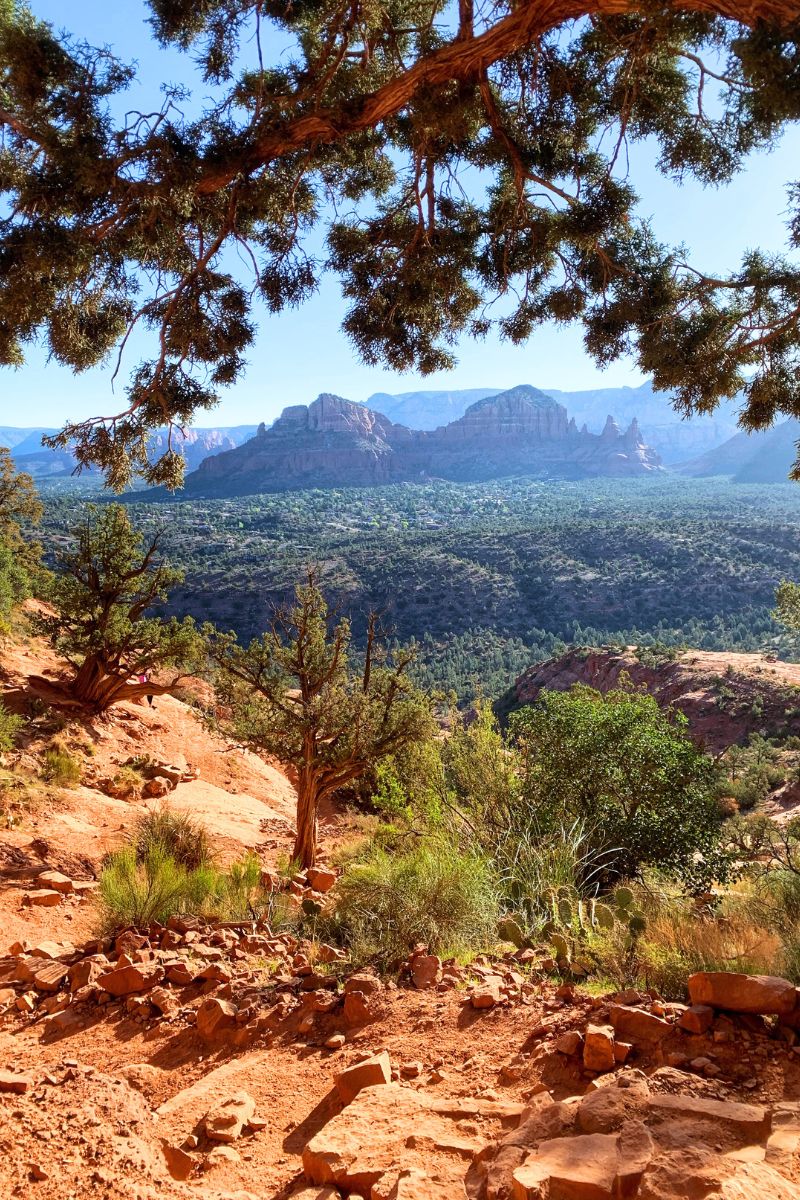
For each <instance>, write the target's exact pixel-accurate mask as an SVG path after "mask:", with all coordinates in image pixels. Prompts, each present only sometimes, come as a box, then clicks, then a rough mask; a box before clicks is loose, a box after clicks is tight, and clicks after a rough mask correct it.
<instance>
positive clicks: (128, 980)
mask: <svg viewBox="0 0 800 1200" xmlns="http://www.w3.org/2000/svg"><path fill="white" fill-rule="evenodd" d="M163 978H164V971H163V968H162V967H159V966H151V965H150V964H146V963H130V964H129V965H128V966H124V967H116V968H115V969H114V970H113V971H108V972H107V973H106V974H105V975H99V976H98V978H97V980H96V982H97V986H98V987H99V988H102V990H103V991H104V992H108V993H109V995H111V996H132V995H135V994H136V993H137V992H147V991H149V990H150V988H152V987H155V985H156V984H157V983H160V982H161V980H162V979H163Z"/></svg>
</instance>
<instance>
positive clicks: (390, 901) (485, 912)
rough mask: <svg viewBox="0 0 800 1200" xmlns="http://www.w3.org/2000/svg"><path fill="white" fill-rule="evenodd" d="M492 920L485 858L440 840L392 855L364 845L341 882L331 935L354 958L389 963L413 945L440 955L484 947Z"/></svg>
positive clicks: (493, 924)
mask: <svg viewBox="0 0 800 1200" xmlns="http://www.w3.org/2000/svg"><path fill="white" fill-rule="evenodd" d="M497 917H498V903H497V895H496V892H495V889H494V886H493V882H492V879H491V875H490V872H489V869H488V866H487V864H486V862H485V860H484V859H482V858H479V857H478V856H476V855H474V854H470V853H462V852H461V851H460V850H458V849H457V848H455V847H454V846H453V845H451V844H446V843H444V842H441V841H439V840H431V841H426V842H423V843H422V844H420V845H417V846H415V847H414V849H412V850H410V851H407V852H406V853H397V854H392V855H390V854H387V853H386V851H385V850H383V849H382V848H380V847H378V846H374V845H370V846H369V847H368V849H367V851H366V853H365V854H364V855H363V857H362V858H361V859H360V860H358V861H354V862H351V863H350V865H349V866H348V867H347V868H346V869H345V872H344V874H343V875H342V877H341V879H340V880H339V884H338V903H337V907H336V912H335V916H334V918H333V921H334V926H335V928H334V929H333V930H332V931H331V933H332V934H333V935H338V937H339V938H340V939H341V940H342V941H343V942H344V943H345V944H346V945H347V946H348V947H349V949H350V952H351V956H352V958H353V959H354V960H356V961H362V962H365V961H372V962H376V963H383V964H384V965H387V966H389V965H393V964H396V963H397V962H399V961H400V960H401V959H403V958H404V957H405V956H406V954H407V953H408V951H409V950H410V949H411V948H412V947H413V946H414V945H415V944H416V943H418V942H424V943H425V944H426V945H427V946H429V947H430V950H431V952H432V953H436V954H442V955H447V954H460V953H463V952H466V951H469V950H478V949H481V948H484V947H485V946H487V945H488V944H489V943H490V942H491V941H493V940H494V936H495V929H496V925H497Z"/></svg>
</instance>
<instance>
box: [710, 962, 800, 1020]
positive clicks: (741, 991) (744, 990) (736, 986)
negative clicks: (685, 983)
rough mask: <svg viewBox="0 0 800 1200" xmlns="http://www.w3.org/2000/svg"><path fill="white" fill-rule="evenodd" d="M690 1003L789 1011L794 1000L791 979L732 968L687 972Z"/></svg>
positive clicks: (749, 1010)
mask: <svg viewBox="0 0 800 1200" xmlns="http://www.w3.org/2000/svg"><path fill="white" fill-rule="evenodd" d="M689 996H690V998H691V1001H692V1004H710V1005H711V1006H712V1007H713V1008H722V1009H726V1010H727V1011H728V1012H741V1013H764V1014H767V1013H777V1014H778V1015H779V1016H784V1015H788V1014H789V1013H792V1012H793V1011H794V1009H795V1007H796V1003H797V992H796V989H795V986H794V984H793V983H790V982H789V980H788V979H781V978H779V977H778V976H777V975H741V974H738V973H737V972H736V971H698V972H697V973H696V974H694V975H690V976H689Z"/></svg>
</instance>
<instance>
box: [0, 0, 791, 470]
mask: <svg viewBox="0 0 800 1200" xmlns="http://www.w3.org/2000/svg"><path fill="white" fill-rule="evenodd" d="M32 5H33V9H34V10H35V0H32ZM148 8H149V19H150V23H151V27H152V35H153V38H154V40H155V41H156V42H158V43H159V44H160V45H162V46H168V47H172V48H173V49H174V50H175V51H176V52H178V53H183V54H185V55H187V56H189V57H190V58H191V59H192V60H193V61H194V62H195V63H196V69H197V88H196V90H195V93H194V94H192V91H191V89H189V91H188V92H187V91H185V90H184V91H179V90H177V89H174V88H173V89H170V88H167V89H166V91H165V92H164V95H163V96H162V97H154V98H153V100H152V102H151V103H150V104H149V105H145V106H144V108H143V109H142V110H141V111H133V112H132V111H130V109H131V105H130V103H128V102H126V91H127V89H128V88H129V86H130V85H131V84H132V82H133V80H134V77H135V73H136V68H135V67H133V66H131V65H128V64H125V63H123V62H121V61H120V60H119V59H117V58H116V57H114V55H113V54H112V53H111V52H110V51H109V50H108V48H97V47H93V46H91V45H88V44H86V42H85V41H83V40H81V36H80V35H81V28H80V6H71V7H70V8H69V9H68V10H67V19H69V20H71V22H72V24H73V29H72V30H71V33H59V32H56V31H55V30H54V29H53V28H52V27H51V26H50V25H48V24H47V23H45V22H42V21H40V20H37V18H36V16H35V14H34V13H32V12H31V11H29V10H28V9H27V8H26V7H25V5H24V4H23V3H22V2H21V0H0V138H1V139H2V141H1V142H0V363H2V364H8V365H16V364H20V363H21V362H22V361H23V359H24V355H25V351H26V348H27V346H29V345H30V344H32V343H33V342H35V341H36V340H37V339H40V338H43V339H44V341H45V343H46V345H47V347H48V349H49V351H50V353H51V354H52V356H53V357H54V358H55V359H56V360H57V361H58V362H61V363H64V364H67V365H68V366H69V367H71V368H73V369H74V370H76V371H81V370H84V369H86V368H88V367H91V366H93V365H95V364H97V363H99V362H101V361H103V360H104V359H105V358H106V357H107V356H113V355H114V354H116V353H118V352H119V351H120V350H121V348H122V347H123V346H124V345H125V344H126V341H127V339H128V337H129V335H130V333H131V331H132V330H134V329H135V328H137V327H142V326H143V327H145V328H146V329H148V330H150V332H151V335H152V339H153V353H152V356H151V357H150V358H148V359H146V361H144V362H142V363H140V364H139V365H137V366H136V367H135V368H133V369H132V371H131V374H130V377H129V385H128V394H127V401H126V402H125V404H124V405H122V406H121V409H120V411H119V412H117V413H115V414H106V418H105V419H101V418H98V419H96V420H91V421H84V422H78V423H76V424H71V425H67V426H66V427H65V429H64V430H63V431H62V433H61V434H60V435H58V436H57V437H56V438H55V442H56V444H65V443H66V442H67V441H69V440H74V441H75V444H76V448H77V455H78V461H79V462H80V463H90V462H94V463H97V464H99V465H100V466H101V467H102V468H104V470H105V471H106V474H107V478H108V479H109V480H110V482H111V483H112V484H114V485H117V486H119V485H122V484H123V483H124V482H125V480H126V479H127V478H128V477H129V472H130V469H131V460H132V461H133V465H134V466H136V467H139V468H141V467H144V468H145V470H146V474H147V477H148V478H149V480H150V481H151V482H154V483H158V482H165V481H166V482H175V480H176V479H177V478H178V477H179V474H180V468H181V460H180V458H179V456H178V455H176V454H175V453H173V452H172V451H171V450H169V451H168V452H167V453H166V455H165V456H164V457H163V458H162V459H161V460H160V461H159V462H158V464H156V465H151V466H149V467H147V466H146V454H147V451H146V438H147V431H148V430H149V429H150V428H152V427H153V426H156V425H162V424H164V423H166V424H167V425H169V426H171V427H172V426H175V425H182V424H183V423H185V422H187V421H189V420H190V419H191V418H192V417H193V416H194V415H196V414H197V413H198V412H200V411H202V410H204V409H206V408H208V407H209V406H210V405H212V404H213V403H214V401H215V397H216V396H217V393H218V391H219V389H220V388H223V387H225V386H227V385H230V384H232V383H234V382H235V381H236V379H237V378H239V376H240V374H241V372H242V370H243V367H244V362H245V355H246V352H247V349H248V346H249V345H250V344H251V342H252V340H253V338H254V336H255V315H254V306H256V305H261V306H263V307H266V309H267V310H268V311H269V312H279V311H280V310H281V309H284V308H286V307H287V306H289V305H296V304H299V303H300V302H301V301H302V300H303V299H304V298H305V297H307V296H308V295H309V294H310V293H311V292H312V291H313V290H314V288H315V287H316V286H317V283H318V281H319V279H320V276H321V274H322V273H324V272H326V271H330V272H334V273H335V274H337V275H338V277H339V278H340V280H341V284H342V288H343V291H344V295H345V296H346V297H347V299H348V301H349V304H350V307H349V310H348V311H347V313H346V316H345V317H344V329H345V332H346V334H347V336H348V337H349V338H350V339H351V341H352V343H353V345H354V346H355V348H356V349H357V351H358V353H359V354H360V356H361V357H362V359H363V360H364V361H366V362H367V363H375V364H378V363H380V364H384V365H386V366H388V367H390V368H392V369H394V370H405V369H408V368H412V367H413V368H415V369H417V370H419V371H421V372H430V371H434V370H438V369H441V368H446V367H448V366H450V365H451V364H452V362H453V347H454V344H455V342H456V340H457V339H458V338H459V337H460V336H462V335H464V334H472V335H474V336H478V337H480V336H483V335H485V334H486V333H487V332H488V331H489V330H490V329H492V328H494V329H495V330H496V331H497V332H499V334H500V335H501V336H502V337H504V338H507V339H508V340H510V341H512V342H521V341H524V340H525V339H526V338H527V337H528V336H529V335H530V334H531V332H532V331H533V330H534V329H535V328H536V326H537V325H538V324H540V323H541V322H544V321H552V320H555V321H558V322H571V321H577V322H580V323H582V325H583V328H584V331H585V341H586V346H587V348H588V350H589V352H590V353H591V354H592V355H593V356H594V358H595V359H596V360H597V362H598V363H599V364H601V365H606V364H608V363H609V362H611V361H613V360H614V359H615V358H617V357H619V356H620V355H621V354H624V353H630V354H632V355H634V356H635V359H636V361H637V363H638V365H639V366H640V368H641V369H642V370H643V371H644V372H646V373H648V374H650V375H651V376H652V378H653V380H654V383H655V386H656V387H657V388H661V389H670V390H671V391H672V392H673V395H674V398H675V403H676V404H677V405H678V406H679V407H680V408H682V409H684V410H685V411H686V412H693V411H701V412H708V411H710V410H712V409H713V408H714V406H715V405H716V404H717V403H718V401H719V399H720V398H721V397H724V396H733V395H735V394H736V393H738V392H740V391H741V392H742V393H743V406H744V407H743V423H744V425H745V427H747V428H753V429H754V428H760V427H763V426H765V425H767V424H769V422H770V421H771V420H772V419H773V418H774V417H775V416H776V415H777V414H781V413H782V414H786V415H792V416H797V415H800V373H799V372H798V362H799V360H798V347H799V346H800V322H799V320H798V314H800V266H799V265H798V261H797V256H796V249H797V245H798V243H800V184H797V183H789V187H788V206H787V211H788V217H787V224H788V235H787V252H786V253H785V254H773V253H764V252H761V251H759V250H758V249H757V248H754V249H752V250H750V251H748V252H747V253H746V254H745V256H744V258H743V259H742V261H741V262H740V263H738V264H737V263H734V262H732V263H731V264H730V265H729V267H728V269H727V270H726V271H724V272H722V273H715V274H713V275H712V274H710V273H709V272H708V271H707V270H706V269H705V268H704V265H703V262H702V261H698V262H690V261H688V259H687V257H686V254H685V252H684V251H683V250H682V249H680V248H673V247H670V246H667V245H665V244H663V243H662V241H661V240H660V239H659V236H658V231H657V228H654V227H652V226H651V225H650V224H649V223H648V222H647V221H645V220H642V219H641V218H640V216H639V215H638V213H637V202H636V195H635V191H634V187H633V185H632V183H631V180H630V179H629V178H628V176H627V169H626V163H627V157H628V156H627V151H628V148H629V147H630V146H632V145H633V144H635V143H637V142H641V141H644V140H645V139H646V140H648V142H649V143H650V144H652V145H655V146H657V148H658V167H659V170H660V171H661V172H662V174H663V175H665V176H666V177H668V178H670V179H677V180H681V179H683V178H685V177H695V178H696V179H699V180H700V181H701V182H702V183H705V184H712V185H714V184H721V183H724V182H725V181H727V180H729V179H730V178H731V177H732V176H733V175H734V174H735V173H736V172H737V171H738V170H739V169H740V168H741V167H742V165H743V163H744V161H745V159H746V156H747V155H748V154H749V153H750V152H751V151H753V150H758V149H760V148H764V147H768V146H770V145H772V144H773V143H774V141H775V140H776V138H777V137H778V135H779V134H780V132H781V130H782V128H783V127H784V126H785V125H786V124H787V123H790V122H794V121H796V120H797V119H798V116H800V49H799V48H798V33H799V32H800V0H748V2H747V3H744V0H677V2H669V3H668V2H661V3H659V2H658V0H603V3H599V2H598V0H556V2H555V3H552V4H546V5H543V4H537V3H534V0H521V2H517V0H498V3H496V4H493V5H491V6H488V7H484V8H479V7H477V6H475V5H474V3H473V0H458V4H457V5H456V4H447V3H445V0H391V3H389V4H383V5H374V4H371V3H368V2H367V0H348V2H347V3H340V2H339V0H319V2H318V3H315V4H311V5H309V4H279V3H276V2H275V0H149V4H148ZM320 231H322V232H324V235H325V236H324V239H322V238H321V237H320ZM755 240H756V236H755V232H754V241H755ZM320 242H322V243H323V244H324V250H323V251H322V253H318V252H315V251H313V250H312V249H311V248H310V247H311V246H317V245H319V244H320ZM498 298H500V299H501V303H500V304H496V303H494V302H495V301H496V300H497V299H498ZM124 366H125V369H126V370H127V369H128V367H127V363H126V364H124ZM109 418H112V419H109Z"/></svg>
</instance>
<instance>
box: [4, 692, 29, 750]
mask: <svg viewBox="0 0 800 1200" xmlns="http://www.w3.org/2000/svg"><path fill="white" fill-rule="evenodd" d="M24 724H25V722H24V720H23V719H22V717H20V716H17V714H16V713H12V712H9V711H8V709H7V708H6V706H5V705H4V704H2V703H0V754H7V753H8V751H9V750H13V749H14V743H15V742H16V740H17V734H18V733H19V731H20V729H22V727H23V725H24Z"/></svg>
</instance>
